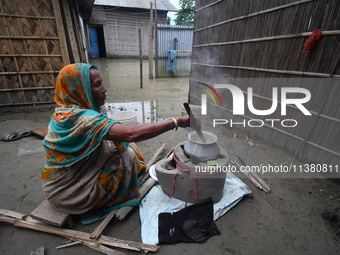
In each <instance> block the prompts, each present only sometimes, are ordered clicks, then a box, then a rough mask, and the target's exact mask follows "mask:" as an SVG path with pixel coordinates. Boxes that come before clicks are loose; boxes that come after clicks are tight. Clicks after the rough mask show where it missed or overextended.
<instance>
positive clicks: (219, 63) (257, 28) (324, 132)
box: [189, 0, 340, 178]
mask: <svg viewBox="0 0 340 255" xmlns="http://www.w3.org/2000/svg"><path fill="white" fill-rule="evenodd" d="M339 17H340V1H338V0H302V1H294V0H271V1H267V0H257V1H253V0H243V1H233V0H218V1H211V0H210V1H208V0H198V1H196V14H195V30H194V43H193V58H192V71H191V76H190V92H189V93H190V95H189V96H190V102H191V103H193V104H198V105H200V104H201V95H202V90H201V89H199V86H200V84H201V83H205V84H208V85H211V86H214V84H218V83H219V84H221V83H228V84H235V85H237V86H238V87H239V88H240V89H241V90H242V91H243V93H244V95H245V97H247V93H248V91H247V88H249V87H252V88H253V89H254V93H255V95H253V103H254V107H255V106H256V109H263V110H264V109H269V108H270V107H271V105H272V103H273V99H272V98H273V96H272V88H273V87H277V88H278V91H280V90H281V88H283V87H303V88H305V89H308V90H309V91H310V93H311V99H310V100H309V102H307V103H305V104H304V107H305V108H306V109H307V110H308V111H309V112H310V113H311V114H312V116H305V115H304V114H302V112H301V110H300V109H298V108H297V107H294V106H289V107H287V108H288V109H287V115H286V116H285V117H283V116H282V114H281V112H280V105H281V103H280V97H279V99H278V100H279V104H278V107H277V110H276V111H275V112H274V113H272V114H271V115H270V116H258V115H254V114H253V113H252V112H250V111H249V110H248V109H247V107H245V112H244V115H242V116H240V115H233V98H232V95H231V93H230V92H229V91H228V90H226V89H224V90H223V89H217V91H218V93H219V94H220V96H221V98H222V100H223V105H218V104H217V105H215V104H214V102H213V101H212V100H210V99H209V97H208V103H207V105H208V109H207V113H208V114H209V115H212V116H213V117H214V118H215V119H216V118H218V119H225V120H230V119H232V120H233V121H234V122H240V123H242V122H243V121H246V122H248V121H250V122H251V125H253V126H255V121H253V120H254V119H257V120H259V119H260V120H262V121H263V122H262V123H264V125H263V126H261V127H259V128H254V127H250V126H249V125H244V126H243V125H235V126H234V127H235V128H236V129H239V130H241V131H244V132H246V133H247V134H248V135H249V136H250V137H259V138H261V139H264V140H266V141H268V142H270V143H271V144H273V145H275V146H277V147H279V148H282V149H284V150H286V151H288V152H290V153H291V154H292V155H294V156H295V157H296V158H297V159H300V160H303V161H305V162H312V163H324V164H328V165H332V166H333V167H334V166H335V165H339V163H340V104H339V98H340V66H339V64H340V18H339ZM317 29H321V30H322V37H321V39H320V41H318V43H317V44H316V46H315V48H314V49H313V50H312V52H311V53H310V54H309V55H306V54H303V53H302V49H303V47H304V44H305V42H306V40H307V39H308V38H309V36H310V35H311V34H312V32H313V31H315V30H317ZM274 85H275V86H274ZM294 96H295V97H299V96H301V95H291V96H290V97H294ZM265 119H280V120H282V119H294V120H296V121H297V123H298V125H297V126H296V127H284V126H282V125H274V126H272V125H271V123H270V122H268V121H267V122H266V121H265ZM260 123H261V122H260ZM278 123H279V122H278ZM257 125H259V124H257ZM333 170H334V169H333ZM331 176H332V177H333V178H335V177H336V178H338V176H339V175H336V174H331Z"/></svg>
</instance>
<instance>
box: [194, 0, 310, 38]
mask: <svg viewBox="0 0 340 255" xmlns="http://www.w3.org/2000/svg"><path fill="white" fill-rule="evenodd" d="M221 1H223V0H218V1H216V2H213V3H210V4H208V5H206V6H204V7H201V8H199V9H197V10H196V11H195V12H196V13H197V12H199V11H201V10H204V9H205V8H208V7H210V6H212V5H215V4H218V3H219V2H221ZM313 1H315V0H303V1H297V2H293V3H289V4H285V5H281V6H277V7H274V8H270V9H267V10H263V11H259V12H254V13H251V14H248V15H243V16H240V17H236V18H232V19H229V20H225V21H222V22H219V23H216V24H213V25H210V26H206V27H204V28H200V29H197V30H195V32H198V31H201V30H204V29H208V28H212V27H216V26H220V25H223V24H226V23H229V22H233V21H237V20H241V19H247V18H251V17H255V16H258V15H262V14H266V13H270V12H274V11H278V10H282V9H285V8H289V7H292V6H296V5H300V4H304V3H309V2H313Z"/></svg>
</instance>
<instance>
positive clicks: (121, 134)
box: [42, 64, 190, 214]
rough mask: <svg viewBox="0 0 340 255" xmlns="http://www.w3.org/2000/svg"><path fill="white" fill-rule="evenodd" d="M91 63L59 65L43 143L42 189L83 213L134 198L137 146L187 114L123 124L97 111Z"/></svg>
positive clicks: (98, 93)
mask: <svg viewBox="0 0 340 255" xmlns="http://www.w3.org/2000/svg"><path fill="white" fill-rule="evenodd" d="M102 82H103V79H102V77H101V75H100V73H99V71H98V70H97V67H95V66H93V65H88V64H72V65H67V66H65V67H64V68H63V69H62V70H61V71H60V73H59V75H58V77H57V81H56V89H55V97H54V100H55V102H56V103H57V104H58V105H59V107H57V108H56V109H55V112H54V114H53V116H52V118H51V121H50V124H49V131H48V134H47V135H46V137H45V139H44V141H43V145H44V148H45V163H44V165H43V168H42V180H43V189H44V193H45V195H46V197H47V198H48V200H49V201H50V202H51V203H52V204H53V205H54V206H55V207H56V208H57V209H58V210H61V211H65V212H68V213H70V214H85V213H87V212H89V211H90V212H93V211H100V213H103V212H105V213H108V212H110V211H111V210H113V209H116V208H119V207H122V206H128V205H131V206H133V205H137V204H138V203H139V195H140V194H139V187H138V179H137V177H138V174H139V173H141V172H142V171H144V170H145V169H146V165H145V163H144V158H143V156H142V154H141V153H140V151H139V149H138V147H137V146H131V144H130V143H129V142H136V141H142V140H145V139H149V138H152V137H155V136H157V135H160V134H162V133H164V132H166V131H169V130H171V129H175V130H177V128H178V127H189V125H190V121H189V118H188V117H180V118H177V119H172V120H168V121H164V122H161V123H146V124H139V125H133V126H125V125H122V124H120V123H119V122H116V121H114V120H113V119H110V118H108V117H107V116H106V115H104V114H101V113H100V107H101V106H102V105H104V102H105V99H106V95H105V94H106V89H105V88H104V86H103V84H102Z"/></svg>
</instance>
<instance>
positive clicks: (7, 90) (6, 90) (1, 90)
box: [0, 87, 55, 92]
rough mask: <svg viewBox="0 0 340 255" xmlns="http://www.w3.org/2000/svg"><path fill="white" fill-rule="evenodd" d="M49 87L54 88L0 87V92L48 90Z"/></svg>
mask: <svg viewBox="0 0 340 255" xmlns="http://www.w3.org/2000/svg"><path fill="white" fill-rule="evenodd" d="M49 89H55V87H33V88H22V89H21V88H20V89H0V92H11V91H12V92H15V91H16V92H20V91H24V90H49Z"/></svg>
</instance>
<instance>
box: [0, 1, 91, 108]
mask: <svg viewBox="0 0 340 255" xmlns="http://www.w3.org/2000/svg"><path fill="white" fill-rule="evenodd" d="M61 10H62V11H61ZM78 28H79V19H78V16H77V15H76V14H75V10H74V9H73V8H72V7H71V6H70V5H69V3H68V1H67V0H60V1H58V0H1V1H0V106H6V105H28V104H40V103H50V102H53V96H54V86H55V78H56V76H57V74H58V72H59V70H60V69H61V68H62V67H63V66H64V65H66V64H68V63H70V62H85V61H86V57H85V54H84V52H83V48H85V47H84V46H82V45H84V43H82V40H80V38H81V37H80V32H79V31H80V29H78Z"/></svg>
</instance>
